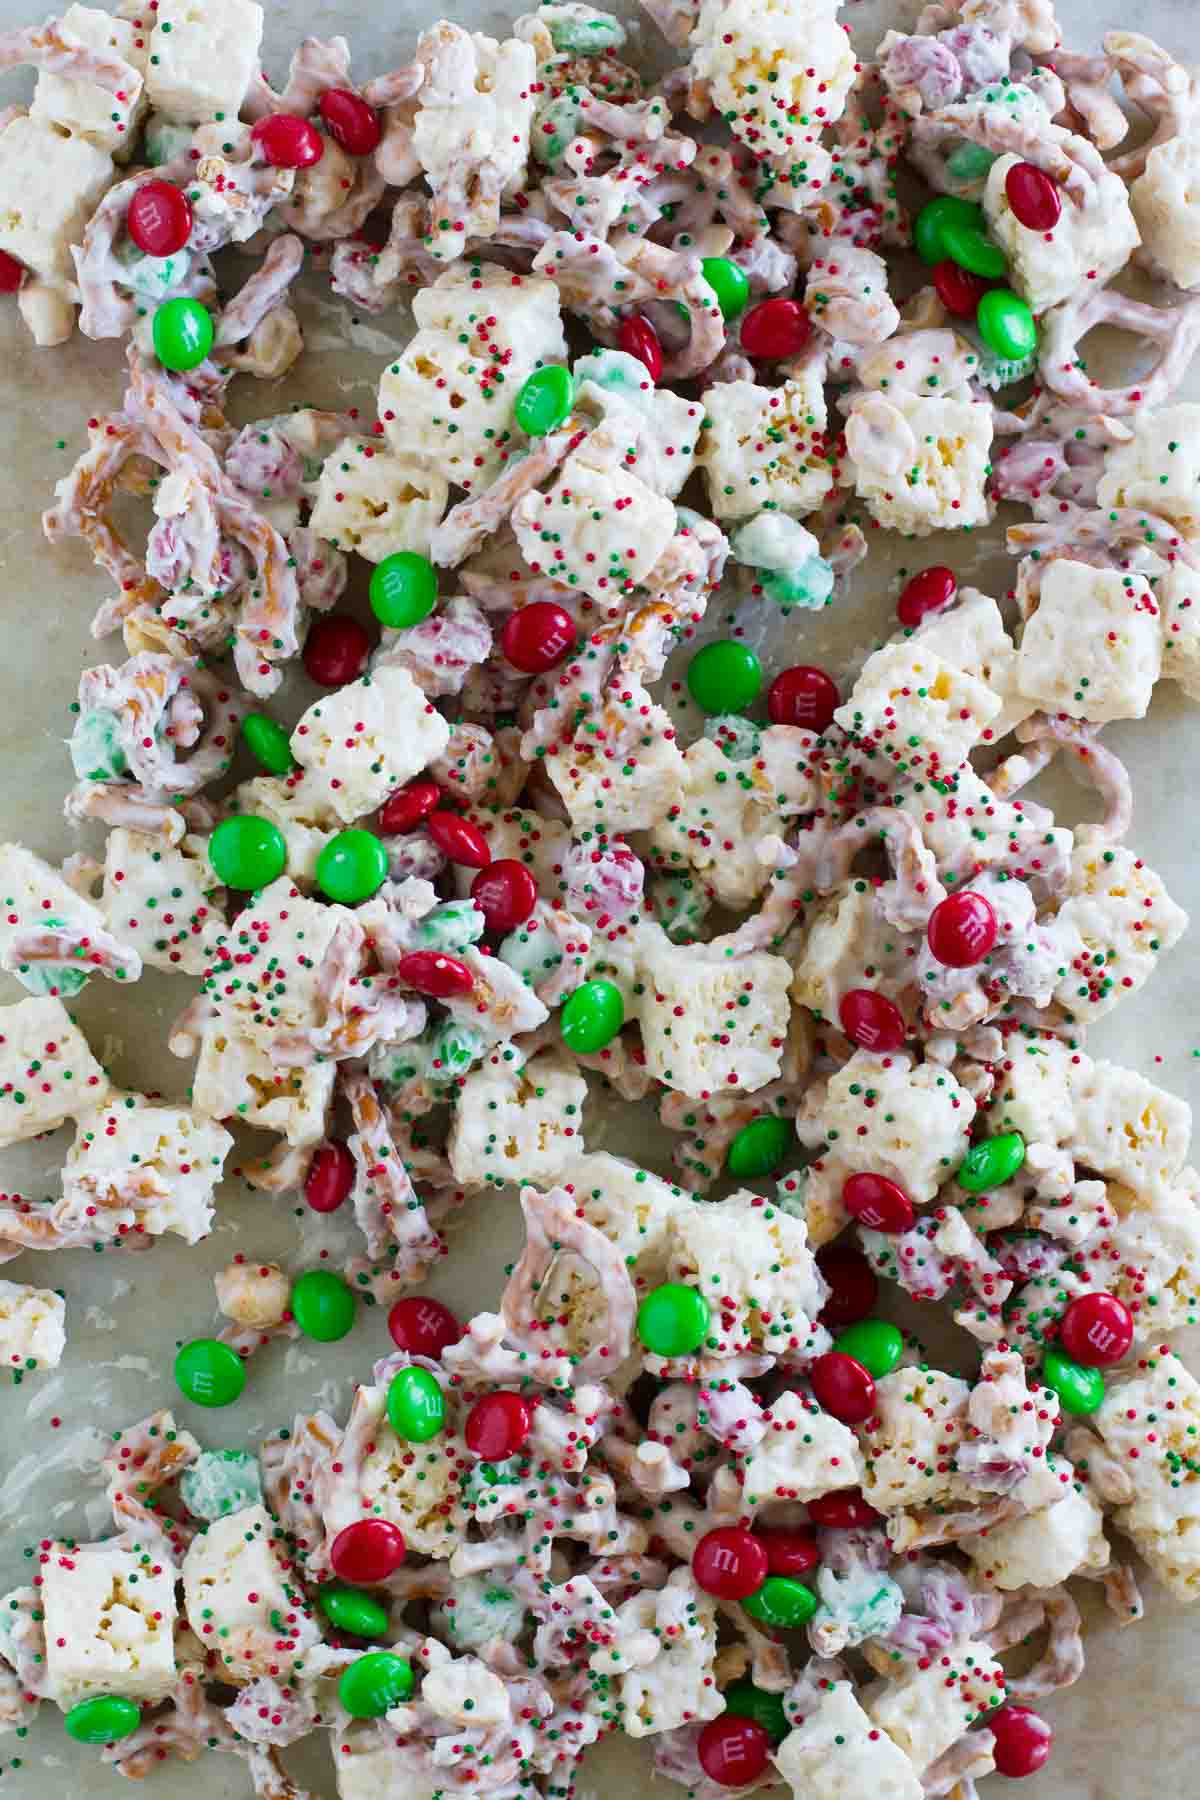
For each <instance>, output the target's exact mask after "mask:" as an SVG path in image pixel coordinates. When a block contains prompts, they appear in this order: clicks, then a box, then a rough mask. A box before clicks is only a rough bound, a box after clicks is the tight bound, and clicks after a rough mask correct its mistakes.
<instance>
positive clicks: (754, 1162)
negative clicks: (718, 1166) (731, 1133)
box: [725, 1116, 794, 1180]
mask: <svg viewBox="0 0 1200 1800" xmlns="http://www.w3.org/2000/svg"><path fill="white" fill-rule="evenodd" d="M793 1136H794V1133H793V1131H792V1127H791V1126H790V1125H789V1123H788V1121H787V1120H786V1119H777V1118H775V1117H773V1116H768V1117H766V1118H763V1119H752V1120H751V1121H750V1123H749V1125H743V1127H742V1129H741V1130H740V1131H739V1132H738V1134H737V1136H736V1137H735V1138H734V1140H733V1142H732V1143H731V1144H730V1146H729V1154H728V1156H727V1157H726V1158H725V1167H726V1168H727V1169H728V1171H729V1173H730V1174H731V1175H736V1176H737V1177H738V1178H739V1179H740V1180H745V1179H746V1178H750V1179H751V1180H753V1179H754V1178H755V1177H757V1176H760V1175H770V1174H771V1173H772V1172H773V1171H774V1170H775V1169H777V1168H778V1167H779V1165H780V1163H781V1162H782V1161H783V1159H784V1157H785V1156H786V1155H787V1153H788V1146H789V1145H790V1144H791V1142H792V1139H793Z"/></svg>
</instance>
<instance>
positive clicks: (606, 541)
mask: <svg viewBox="0 0 1200 1800" xmlns="http://www.w3.org/2000/svg"><path fill="white" fill-rule="evenodd" d="M627 435H628V434H627V433H622V430H621V420H620V418H619V417H617V418H614V419H613V420H612V421H611V422H610V423H609V424H608V425H604V426H598V427H597V428H596V430H595V431H593V432H592V433H591V435H590V436H589V437H587V438H585V439H584V441H583V443H582V444H580V446H579V448H578V450H576V451H574V452H573V453H572V454H571V455H570V456H569V457H568V458H567V460H566V462H565V463H564V464H563V466H562V468H561V470H560V471H559V474H558V477H557V479H556V481H555V483H554V485H553V487H551V488H550V489H549V491H548V492H547V493H544V494H543V493H540V492H538V491H537V490H536V489H535V490H534V491H533V492H532V493H528V494H525V495H523V496H522V498H521V499H520V500H519V501H518V502H517V504H516V506H515V507H514V508H513V511H512V527H513V530H514V532H515V533H516V538H517V543H518V545H519V546H520V550H521V555H522V556H523V557H524V558H525V561H526V562H527V563H528V564H529V567H530V568H531V569H532V570H533V571H534V573H535V574H540V575H543V576H546V577H548V578H549V579H551V580H554V581H560V582H564V583H566V584H568V585H569V586H571V587H573V588H575V589H576V590H577V591H578V592H580V593H584V594H590V595H591V596H592V598H593V599H594V600H609V601H613V600H616V599H617V598H618V596H620V595H622V594H630V593H632V592H633V590H634V588H635V587H644V586H646V585H647V584H648V583H650V584H652V582H653V575H654V566H655V564H656V563H657V562H658V559H659V557H660V556H661V555H662V553H663V551H664V550H665V549H666V547H667V545H668V544H669V543H670V542H671V539H672V538H673V537H674V536H675V508H674V507H673V506H672V504H671V502H670V501H669V500H667V499H666V498H665V497H664V496H663V495H662V494H656V493H655V492H654V490H653V488H650V487H647V485H646V483H645V482H644V481H640V480H639V479H638V477H637V476H636V475H632V474H630V473H629V470H628V468H627V467H626V465H625V459H624V447H625V446H624V439H625V437H626V436H627Z"/></svg>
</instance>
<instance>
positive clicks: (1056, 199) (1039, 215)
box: [1004, 162, 1062, 231]
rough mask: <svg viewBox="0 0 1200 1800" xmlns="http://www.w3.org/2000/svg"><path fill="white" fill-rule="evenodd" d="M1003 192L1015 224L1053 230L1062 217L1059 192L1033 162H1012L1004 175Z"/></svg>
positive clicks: (1033, 228) (1035, 228)
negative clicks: (1011, 210)
mask: <svg viewBox="0 0 1200 1800" xmlns="http://www.w3.org/2000/svg"><path fill="white" fill-rule="evenodd" d="M1004 192H1005V196H1006V198H1007V200H1008V204H1009V205H1010V206H1011V207H1012V209H1013V216H1014V217H1015V218H1016V220H1017V222H1018V224H1020V225H1024V226H1025V227H1026V229H1027V230H1029V231H1053V230H1054V227H1055V226H1056V225H1057V224H1058V221H1059V220H1060V219H1061V218H1062V195H1061V194H1060V193H1059V191H1058V187H1057V184H1056V183H1055V182H1053V181H1052V180H1051V178H1050V176H1049V175H1047V173H1046V171H1045V170H1044V169H1039V168H1038V167H1037V165H1036V164H1035V163H1027V162H1019V163H1014V164H1013V166H1012V168H1011V169H1010V170H1009V171H1008V174H1007V175H1006V176H1005V177H1004Z"/></svg>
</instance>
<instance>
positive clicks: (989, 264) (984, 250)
mask: <svg viewBox="0 0 1200 1800" xmlns="http://www.w3.org/2000/svg"><path fill="white" fill-rule="evenodd" d="M942 242H943V244H944V245H945V246H946V255H947V256H948V257H949V258H950V259H951V261H952V262H956V263H957V264H958V266H959V268H960V269H968V270H969V271H970V273H971V274H972V275H983V276H985V277H986V279H987V280H988V281H1000V280H1001V279H1002V278H1003V277H1004V276H1005V275H1006V274H1007V273H1008V258H1007V256H1005V254H1004V252H1003V250H1002V249H1001V248H1000V246H999V244H997V243H996V242H995V241H994V240H993V239H992V238H990V237H989V236H988V233H987V225H986V223H985V222H984V219H983V216H982V214H980V217H979V218H978V219H977V220H974V219H973V220H967V219H947V220H946V221H945V223H944V224H943V225H942Z"/></svg>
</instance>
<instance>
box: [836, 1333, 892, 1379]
mask: <svg viewBox="0 0 1200 1800" xmlns="http://www.w3.org/2000/svg"><path fill="white" fill-rule="evenodd" d="M833 1347H834V1349H835V1350H838V1351H840V1352H841V1354H842V1355H843V1356H852V1357H853V1358H854V1360H855V1362H858V1363H861V1364H862V1366H863V1368H864V1369H865V1370H866V1371H867V1373H868V1374H869V1375H873V1376H874V1377H875V1379H876V1381H879V1380H881V1379H882V1377H883V1376H884V1375H890V1374H891V1372H892V1370H893V1369H895V1368H897V1367H898V1366H899V1362H900V1358H901V1357H902V1356H903V1355H904V1339H903V1337H902V1336H901V1335H900V1332H899V1331H898V1330H897V1328H896V1326H895V1325H889V1324H888V1322H887V1320H886V1319H860V1320H859V1321H858V1323H857V1324H856V1325H848V1326H847V1327H846V1329H845V1331H843V1332H842V1333H841V1335H840V1336H839V1337H837V1338H835V1339H834V1344H833Z"/></svg>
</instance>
